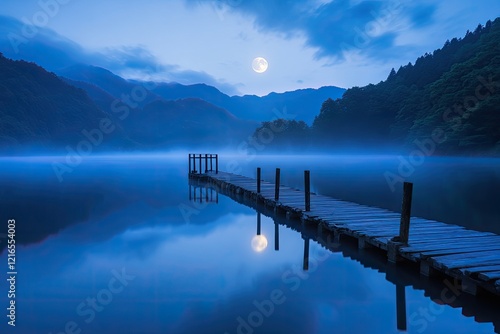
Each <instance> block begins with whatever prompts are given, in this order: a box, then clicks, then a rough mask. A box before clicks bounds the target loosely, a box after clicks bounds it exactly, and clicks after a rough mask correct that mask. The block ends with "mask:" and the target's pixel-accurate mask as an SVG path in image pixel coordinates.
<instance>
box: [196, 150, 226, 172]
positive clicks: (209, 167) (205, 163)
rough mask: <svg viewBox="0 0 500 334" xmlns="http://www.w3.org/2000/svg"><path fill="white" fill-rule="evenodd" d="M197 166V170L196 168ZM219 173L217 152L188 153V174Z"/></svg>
mask: <svg viewBox="0 0 500 334" xmlns="http://www.w3.org/2000/svg"><path fill="white" fill-rule="evenodd" d="M196 167H198V170H197V169H196ZM214 167H215V174H218V173H219V155H218V154H191V153H190V154H189V174H203V173H207V172H213V171H214Z"/></svg>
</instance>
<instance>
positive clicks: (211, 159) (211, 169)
mask: <svg viewBox="0 0 500 334" xmlns="http://www.w3.org/2000/svg"><path fill="white" fill-rule="evenodd" d="M212 161H213V158H212V154H210V171H213V170H214V169H213V165H212Z"/></svg>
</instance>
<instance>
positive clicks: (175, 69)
mask: <svg viewBox="0 0 500 334" xmlns="http://www.w3.org/2000/svg"><path fill="white" fill-rule="evenodd" d="M27 31H29V32H30V33H29V34H28V33H27ZM0 52H2V53H3V54H4V55H5V56H6V57H8V58H12V59H23V60H27V61H32V62H35V63H37V64H38V65H40V66H42V67H44V68H46V69H47V70H49V71H53V72H56V73H57V72H58V71H60V70H62V69H64V68H67V67H70V66H72V65H75V64H88V65H92V66H99V67H103V68H105V69H108V70H110V71H112V72H114V73H116V74H117V75H120V76H123V77H124V78H126V79H140V80H151V79H154V80H155V81H164V82H178V83H181V84H188V85H189V84H197V83H205V84H207V85H211V86H215V87H216V88H218V89H219V90H221V91H222V92H224V93H226V94H230V95H235V94H239V92H238V89H237V86H235V85H231V84H229V83H227V82H224V81H222V80H218V79H216V78H214V77H213V76H211V75H210V74H208V73H206V72H200V71H193V70H186V69H182V68H180V67H179V66H177V65H173V64H163V63H161V62H160V61H159V60H158V59H157V58H156V57H155V56H154V55H153V54H152V53H151V52H150V51H149V50H148V49H147V48H146V47H144V46H142V45H135V46H121V47H118V48H107V49H104V50H102V51H100V52H89V51H87V50H85V49H84V48H83V47H81V46H80V45H79V44H77V43H75V42H73V41H71V40H69V39H67V38H65V37H63V36H61V35H59V34H58V33H56V32H54V31H53V30H50V29H47V28H43V27H35V26H27V25H25V24H24V23H22V22H20V21H18V20H16V19H15V18H12V17H9V16H2V15H0Z"/></svg>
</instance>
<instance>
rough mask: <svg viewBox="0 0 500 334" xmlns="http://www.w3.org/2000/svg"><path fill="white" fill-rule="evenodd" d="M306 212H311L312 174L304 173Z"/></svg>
mask: <svg viewBox="0 0 500 334" xmlns="http://www.w3.org/2000/svg"><path fill="white" fill-rule="evenodd" d="M304 194H305V210H306V211H311V172H310V171H308V170H305V171H304Z"/></svg>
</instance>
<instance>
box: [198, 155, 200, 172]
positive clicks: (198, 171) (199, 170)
mask: <svg viewBox="0 0 500 334" xmlns="http://www.w3.org/2000/svg"><path fill="white" fill-rule="evenodd" d="M198 173H199V174H201V154H200V169H199V170H198Z"/></svg>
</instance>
